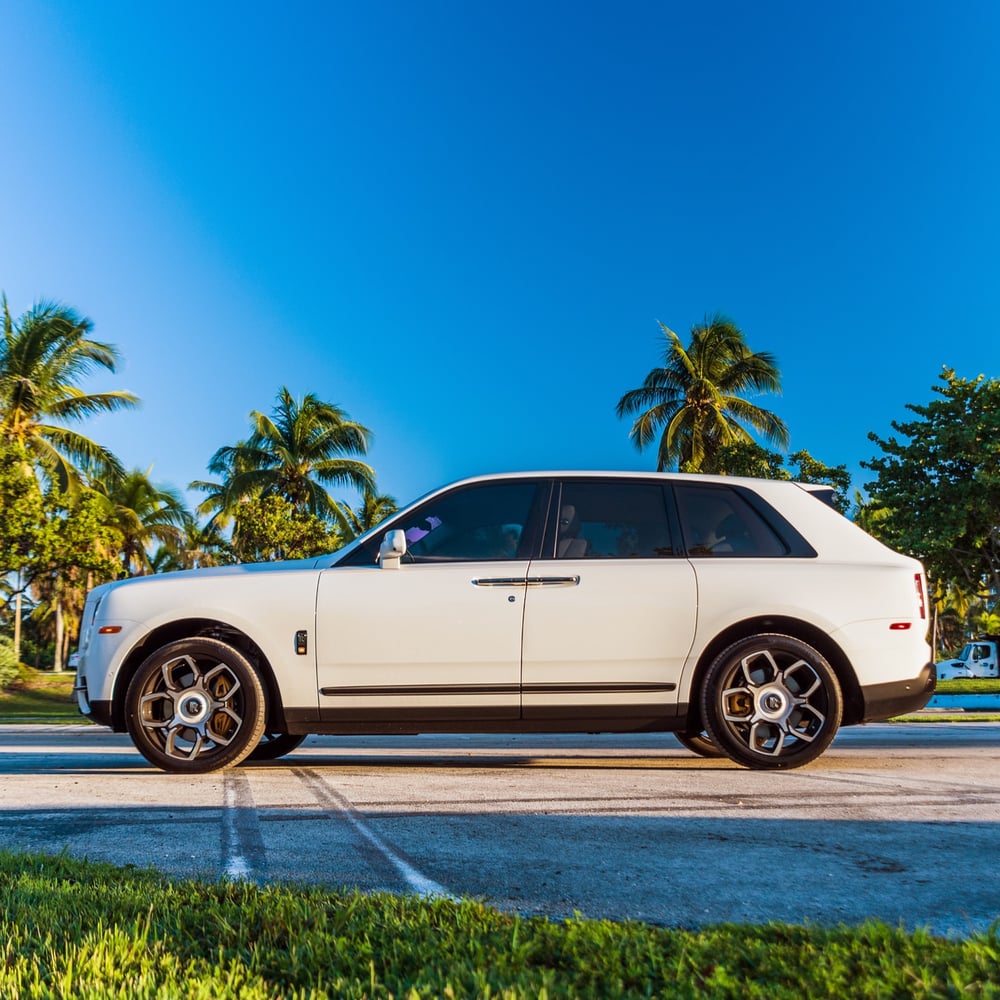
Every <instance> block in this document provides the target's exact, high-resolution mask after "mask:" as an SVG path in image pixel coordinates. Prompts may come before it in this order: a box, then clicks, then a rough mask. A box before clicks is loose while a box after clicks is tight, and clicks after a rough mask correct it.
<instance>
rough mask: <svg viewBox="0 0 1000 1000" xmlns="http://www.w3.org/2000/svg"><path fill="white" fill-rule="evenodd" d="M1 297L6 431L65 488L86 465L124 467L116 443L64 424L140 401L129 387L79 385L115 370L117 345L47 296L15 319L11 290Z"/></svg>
mask: <svg viewBox="0 0 1000 1000" xmlns="http://www.w3.org/2000/svg"><path fill="white" fill-rule="evenodd" d="M0 304H2V310H3V340H2V341H0V437H3V438H6V439H7V440H8V441H12V442H20V443H21V444H23V445H24V446H25V447H26V448H27V449H28V452H29V454H30V455H31V458H32V461H33V462H34V463H35V466H36V469H38V470H40V471H41V473H42V476H43V478H45V479H48V480H50V481H53V482H54V483H55V484H56V485H57V486H59V488H60V489H65V488H67V486H69V485H70V484H75V483H78V482H79V479H80V471H81V470H82V469H83V470H87V471H90V472H94V473H96V474H98V475H101V476H105V477H106V476H109V475H110V476H115V475H121V473H122V468H121V465H120V463H119V462H118V459H116V458H115V457H114V455H112V454H111V452H110V451H108V450H107V449H106V448H103V447H102V446H101V445H99V444H97V443H96V442H94V441H92V440H91V439H90V438H88V437H85V436H84V435H82V434H80V433H79V432H77V431H75V430H72V429H70V428H68V427H65V426H63V424H64V423H66V422H74V421H78V420H82V419H83V418H84V417H88V416H92V415H94V414H97V413H107V412H111V411H114V410H119V409H122V408H125V407H130V406H134V405H135V404H136V403H137V402H138V398H137V397H136V396H134V395H133V394H132V393H130V392H122V391H118V392H97V393H86V392H83V390H81V389H80V388H79V386H78V383H79V382H80V381H82V380H83V379H84V378H85V377H86V376H87V375H89V374H90V373H91V372H93V371H94V370H95V369H97V368H106V369H107V370H108V371H112V372H113V371H114V370H115V365H116V363H117V361H118V352H117V350H116V348H115V347H114V346H113V345H111V344H103V343H100V342H99V341H96V340H91V339H90V332H91V330H92V328H93V324H92V323H91V321H90V320H89V319H86V318H85V317H81V316H79V315H78V314H77V313H76V312H74V311H73V310H72V309H69V308H67V307H66V306H61V305H57V304H55V303H52V302H40V303H38V304H37V305H35V306H34V307H33V308H32V309H30V310H29V311H28V312H26V313H25V314H24V315H23V316H21V317H20V318H19V319H18V320H17V321H15V320H13V319H12V318H11V315H10V309H9V308H8V305H7V297H6V296H5V295H4V296H0Z"/></svg>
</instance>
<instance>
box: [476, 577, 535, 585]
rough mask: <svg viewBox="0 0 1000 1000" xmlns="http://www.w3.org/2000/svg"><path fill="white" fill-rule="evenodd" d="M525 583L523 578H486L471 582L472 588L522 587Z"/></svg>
mask: <svg viewBox="0 0 1000 1000" xmlns="http://www.w3.org/2000/svg"><path fill="white" fill-rule="evenodd" d="M526 582H527V581H526V580H525V579H524V577H523V576H488V577H483V578H477V579H475V580H473V581H472V585H473V586H474V587H523V586H524V585H525V583H526Z"/></svg>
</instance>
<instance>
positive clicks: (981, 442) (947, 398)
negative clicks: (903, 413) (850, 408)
mask: <svg viewBox="0 0 1000 1000" xmlns="http://www.w3.org/2000/svg"><path fill="white" fill-rule="evenodd" d="M939 378H940V380H941V382H942V384H941V385H935V386H932V390H933V392H934V393H936V398H934V399H932V400H931V402H929V403H927V404H925V405H917V404H908V405H907V407H906V408H907V409H908V410H910V411H911V412H912V413H913V414H915V418H914V419H913V420H908V421H902V422H895V421H894V422H893V424H892V429H893V430H894V431H895V433H894V434H893V435H891V436H890V437H888V438H885V439H883V438H881V437H879V436H878V435H877V434H875V433H871V434H869V438H870V439H871V440H872V441H874V442H875V444H877V445H878V447H879V448H880V449H881V451H882V455H880V456H877V457H875V458H872V459H871V460H870V461H867V462H863V463H862V465H863V466H864V467H865V468H867V469H870V470H871V471H872V472H874V473H875V480H874V481H873V482H871V483H866V484H865V488H866V489H867V490H868V491H869V493H870V495H871V501H870V505H869V506H870V507H873V508H875V509H876V510H877V511H878V517H877V518H873V519H872V527H873V528H874V530H876V531H877V532H878V535H879V537H880V538H882V539H883V540H884V541H885V542H886V543H887V544H889V545H891V546H893V547H894V548H897V549H900V550H902V551H904V552H909V553H912V554H913V555H915V556H917V557H918V558H920V559H921V560H923V562H924V565H925V567H926V568H927V571H928V574H929V575H930V576H931V577H933V578H934V579H935V581H944V582H955V583H956V584H959V585H960V586H961V588H962V589H963V590H965V591H971V592H972V593H974V594H983V593H992V594H993V595H994V599H995V595H996V594H997V593H998V592H1000V381H997V380H995V379H987V378H985V377H984V376H983V375H979V376H978V377H977V378H974V379H964V378H960V377H959V376H957V375H956V374H955V371H954V369H951V368H947V367H945V368H944V369H943V370H942V372H941V375H940V376H939Z"/></svg>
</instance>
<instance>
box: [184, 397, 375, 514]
mask: <svg viewBox="0 0 1000 1000" xmlns="http://www.w3.org/2000/svg"><path fill="white" fill-rule="evenodd" d="M250 420H251V426H252V431H253V432H252V434H251V436H250V438H249V439H248V440H247V441H244V442H240V443H238V444H236V445H233V446H228V447H224V448H220V449H219V450H218V451H217V452H216V453H215V455H213V456H212V459H211V461H210V462H209V466H208V468H209V471H210V472H212V473H214V474H216V475H221V476H222V477H223V483H222V484H221V485H217V484H213V483H198V484H192V486H197V488H200V489H211V490H214V491H215V492H214V493H213V496H211V497H210V498H209V500H208V501H206V503H207V504H209V505H210V506H211V507H214V508H215V509H216V510H217V511H218V512H219V513H220V514H222V515H223V517H231V516H233V514H235V513H236V512H237V511H238V510H239V505H240V503H241V501H244V500H246V499H247V498H251V497H271V496H276V497H282V498H284V499H285V500H287V501H288V502H289V503H290V504H291V506H292V508H293V509H294V510H295V512H296V513H298V514H303V515H306V514H308V515H312V516H314V517H318V518H320V519H321V520H332V521H335V522H336V523H337V524H338V525H339V526H340V527H341V530H343V531H344V532H348V531H349V526H348V523H347V518H346V516H345V513H344V511H343V510H342V509H341V507H340V505H339V504H338V503H337V502H336V501H335V500H334V499H333V498H332V497H331V496H330V494H329V493H328V492H327V487H330V486H351V487H354V488H355V489H357V490H358V491H359V492H361V493H364V492H365V491H366V490H371V491H374V490H375V473H374V472H373V471H372V469H371V467H370V466H369V465H366V464H365V463H364V462H362V461H360V460H359V459H357V458H355V457H352V456H358V455H364V454H365V453H366V452H367V451H368V445H369V442H370V440H371V432H370V431H369V430H368V429H367V428H366V427H363V426H362V425H361V424H359V423H356V422H355V421H353V420H351V419H350V418H349V417H348V415H347V414H346V413H345V412H344V410H342V409H341V408H340V407H339V406H336V405H334V404H333V403H324V402H323V401H321V400H320V399H318V398H317V397H316V396H315V395H313V394H312V393H309V394H308V395H306V396H304V397H303V398H302V399H301V400H297V399H295V398H294V397H293V396H292V394H291V393H290V392H289V390H288V389H287V388H286V387H284V386H283V387H282V388H281V390H280V391H279V392H278V396H277V399H276V404H275V407H274V409H273V410H272V412H271V414H270V415H267V414H264V413H260V412H259V411H257V410H254V411H253V412H252V413H251V414H250ZM203 506H204V505H203ZM199 509H202V508H199Z"/></svg>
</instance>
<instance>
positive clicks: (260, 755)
mask: <svg viewBox="0 0 1000 1000" xmlns="http://www.w3.org/2000/svg"><path fill="white" fill-rule="evenodd" d="M304 739H305V736H304V735H302V736H299V735H298V734H297V733H268V732H265V733H264V735H263V736H261V738H260V743H258V744H257V746H255V747H254V748H253V750H251V751H250V753H249V754H248V755H247V757H246V759H247V760H277V759H278V758H279V757H284V756H285V754H286V753H291V752H292V751H293V750H295V749H297V748H298V747H300V746H301V745H302V741H303V740H304Z"/></svg>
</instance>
